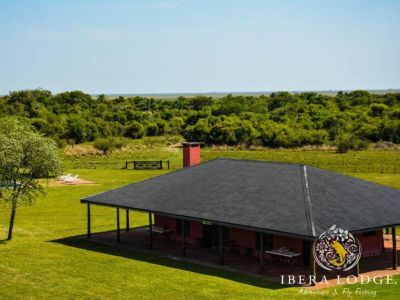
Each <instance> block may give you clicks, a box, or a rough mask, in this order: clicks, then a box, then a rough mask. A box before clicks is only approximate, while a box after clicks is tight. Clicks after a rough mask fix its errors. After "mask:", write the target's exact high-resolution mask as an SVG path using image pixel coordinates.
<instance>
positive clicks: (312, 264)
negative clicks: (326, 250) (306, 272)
mask: <svg viewBox="0 0 400 300" xmlns="http://www.w3.org/2000/svg"><path fill="white" fill-rule="evenodd" d="M313 247H314V241H311V247H310V275H311V276H313V277H314V281H312V282H311V285H315V280H316V279H317V268H316V265H315V259H314V252H313Z"/></svg>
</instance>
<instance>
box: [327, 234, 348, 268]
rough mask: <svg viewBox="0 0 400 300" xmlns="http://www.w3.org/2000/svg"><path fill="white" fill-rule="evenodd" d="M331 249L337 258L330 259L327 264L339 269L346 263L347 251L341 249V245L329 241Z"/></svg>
mask: <svg viewBox="0 0 400 300" xmlns="http://www.w3.org/2000/svg"><path fill="white" fill-rule="evenodd" d="M331 247H332V248H333V249H334V250H335V251H336V253H337V255H338V258H337V259H330V260H329V263H331V264H332V265H334V266H335V267H341V266H343V265H344V263H345V262H346V257H347V255H348V254H349V252H347V250H346V249H345V248H344V247H343V245H342V244H341V243H339V242H338V241H336V240H333V241H331Z"/></svg>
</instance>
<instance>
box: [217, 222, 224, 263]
mask: <svg viewBox="0 0 400 300" xmlns="http://www.w3.org/2000/svg"><path fill="white" fill-rule="evenodd" d="M218 234H219V247H218V248H219V263H220V264H221V265H223V264H224V234H223V227H222V226H221V225H220V226H218Z"/></svg>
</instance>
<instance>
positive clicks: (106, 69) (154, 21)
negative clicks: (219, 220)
mask: <svg viewBox="0 0 400 300" xmlns="http://www.w3.org/2000/svg"><path fill="white" fill-rule="evenodd" d="M35 88H43V89H47V90H50V91H52V92H53V93H58V92H62V91H69V90H82V91H84V92H87V93H92V94H101V93H104V94H111V93H117V94H118V93H189V92H191V93H200V92H246V91H247V92H249V91H282V90H288V91H294V90H297V91H299V90H351V89H388V88H400V0H380V1H378V0H376V1H369V0H359V1H355V0H344V1H340V0H336V1H333V0H320V1H307V0H303V1H301V0H297V1H294V0H293V1H289V0H260V1H257V0H243V1H241V0H230V1H228V0H226V1H224V0H212V1H211V0H210V1H208V0H199V1H195V0H153V1H152V0H147V1H144V0H131V1H122V0H113V1H112V0H81V1H78V0H57V1H54V0H35V1H33V0H32V1H28V0H0V94H7V93H8V92H9V91H13V90H20V89H35Z"/></svg>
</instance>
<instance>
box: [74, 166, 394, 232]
mask: <svg viewBox="0 0 400 300" xmlns="http://www.w3.org/2000/svg"><path fill="white" fill-rule="evenodd" d="M81 201H82V202H90V203H96V204H101V205H110V206H119V207H126V208H132V209H139V210H145V211H152V212H159V213H164V214H167V215H175V216H181V217H187V218H193V219H198V220H207V221H214V222H217V223H223V224H229V225H236V226H242V227H246V228H254V229H257V230H260V231H267V232H268V231H269V232H275V233H283V234H291V235H300V236H305V237H315V236H318V235H319V234H320V233H322V232H323V231H325V230H327V229H329V228H330V227H331V226H332V225H333V224H336V225H337V226H339V227H341V228H344V229H348V230H350V231H363V230H369V229H373V228H381V227H386V226H389V225H397V224H400V190H398V189H394V188H390V187H386V186H383V185H379V184H376V183H372V182H369V181H365V180H361V179H357V178H353V177H349V176H345V175H342V174H338V173H334V172H330V171H325V170H321V169H318V168H314V167H310V166H303V165H296V164H286V163H276V162H263V161H251V160H235V159H216V160H212V161H209V162H206V163H202V164H200V165H198V166H195V167H191V168H185V169H181V170H178V171H175V172H171V173H168V174H164V175H161V176H158V177H153V178H150V179H147V180H144V181H141V182H137V183H133V184H130V185H127V186H124V187H121V188H117V189H114V190H111V191H107V192H104V193H100V194H97V195H93V196H90V197H87V198H83V199H82V200H81Z"/></svg>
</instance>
